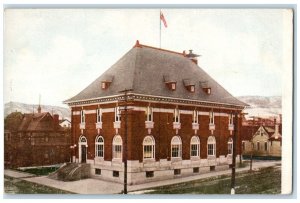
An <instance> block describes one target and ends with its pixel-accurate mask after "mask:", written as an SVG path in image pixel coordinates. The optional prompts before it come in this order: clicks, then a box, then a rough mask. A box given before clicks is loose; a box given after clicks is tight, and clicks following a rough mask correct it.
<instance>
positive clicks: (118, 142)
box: [113, 135, 122, 159]
mask: <svg viewBox="0 0 300 203" xmlns="http://www.w3.org/2000/svg"><path fill="white" fill-rule="evenodd" d="M113 158H114V159H121V158H122V138H121V136H120V135H116V136H115V137H114V139H113Z"/></svg>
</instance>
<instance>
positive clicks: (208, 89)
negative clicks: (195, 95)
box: [200, 81, 211, 95]
mask: <svg viewBox="0 0 300 203" xmlns="http://www.w3.org/2000/svg"><path fill="white" fill-rule="evenodd" d="M200 86H201V87H202V90H203V91H204V92H205V93H206V94H208V95H210V94H211V87H210V86H209V85H208V82H207V81H200Z"/></svg>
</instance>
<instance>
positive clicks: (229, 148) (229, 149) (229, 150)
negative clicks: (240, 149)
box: [227, 137, 233, 155]
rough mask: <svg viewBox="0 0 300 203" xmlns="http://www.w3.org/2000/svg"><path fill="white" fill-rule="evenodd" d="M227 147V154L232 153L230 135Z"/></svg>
mask: <svg viewBox="0 0 300 203" xmlns="http://www.w3.org/2000/svg"><path fill="white" fill-rule="evenodd" d="M227 148H228V155H232V152H233V141H232V138H231V137H230V138H229V139H228V142H227Z"/></svg>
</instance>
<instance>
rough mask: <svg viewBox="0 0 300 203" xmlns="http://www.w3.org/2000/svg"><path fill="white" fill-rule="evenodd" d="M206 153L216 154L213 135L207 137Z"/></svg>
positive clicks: (209, 154)
mask: <svg viewBox="0 0 300 203" xmlns="http://www.w3.org/2000/svg"><path fill="white" fill-rule="evenodd" d="M207 155H208V156H215V155H216V139H215V137H214V136H209V137H208V139H207Z"/></svg>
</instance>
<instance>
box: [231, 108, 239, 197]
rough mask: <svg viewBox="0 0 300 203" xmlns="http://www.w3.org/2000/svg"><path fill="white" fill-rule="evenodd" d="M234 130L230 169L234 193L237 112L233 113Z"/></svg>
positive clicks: (232, 191)
mask: <svg viewBox="0 0 300 203" xmlns="http://www.w3.org/2000/svg"><path fill="white" fill-rule="evenodd" d="M234 118H235V120H234V132H233V143H232V144H233V150H232V171H231V194H232V195H234V194H235V162H236V160H235V159H236V136H237V127H238V113H237V112H235V113H234Z"/></svg>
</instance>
